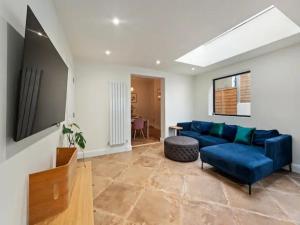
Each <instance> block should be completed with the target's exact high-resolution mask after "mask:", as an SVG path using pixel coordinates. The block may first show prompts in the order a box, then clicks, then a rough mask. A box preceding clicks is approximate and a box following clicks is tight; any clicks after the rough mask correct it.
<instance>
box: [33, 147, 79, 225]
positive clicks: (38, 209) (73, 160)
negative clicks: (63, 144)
mask: <svg viewBox="0 0 300 225" xmlns="http://www.w3.org/2000/svg"><path fill="white" fill-rule="evenodd" d="M76 167H77V149H76V148H57V150H56V167H55V168H52V169H49V170H45V171H42V172H38V173H34V174H30V175H29V224H30V225H33V224H36V223H38V222H40V221H42V220H44V219H46V218H49V217H52V216H54V215H56V214H58V213H60V212H62V211H64V210H65V209H66V208H67V207H68V205H69V201H70V198H71V194H72V190H73V186H74V182H75V178H76Z"/></svg>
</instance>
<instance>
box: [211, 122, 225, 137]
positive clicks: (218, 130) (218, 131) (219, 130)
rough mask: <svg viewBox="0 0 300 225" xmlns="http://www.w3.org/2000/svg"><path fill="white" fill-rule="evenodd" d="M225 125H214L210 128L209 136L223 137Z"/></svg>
mask: <svg viewBox="0 0 300 225" xmlns="http://www.w3.org/2000/svg"><path fill="white" fill-rule="evenodd" d="M224 125H225V123H213V125H212V127H211V128H210V131H209V134H210V135H213V136H217V137H221V136H222V134H223V128H224Z"/></svg>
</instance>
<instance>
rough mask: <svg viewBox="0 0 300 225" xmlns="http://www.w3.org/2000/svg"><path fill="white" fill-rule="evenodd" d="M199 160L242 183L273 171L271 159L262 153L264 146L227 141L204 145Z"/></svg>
mask: <svg viewBox="0 0 300 225" xmlns="http://www.w3.org/2000/svg"><path fill="white" fill-rule="evenodd" d="M200 155H201V160H202V161H203V162H206V163H208V164H210V165H212V166H214V167H216V168H217V169H220V170H221V171H222V172H224V173H227V174H229V175H231V176H233V177H235V178H237V179H239V180H240V181H242V182H243V183H246V184H252V183H254V182H256V181H258V180H260V179H261V178H263V177H266V176H268V175H270V174H271V173H272V171H273V161H272V160H271V159H270V158H268V157H266V156H265V155H264V148H261V147H258V146H253V145H243V144H236V143H228V144H221V145H215V146H210V147H204V148H201V150H200Z"/></svg>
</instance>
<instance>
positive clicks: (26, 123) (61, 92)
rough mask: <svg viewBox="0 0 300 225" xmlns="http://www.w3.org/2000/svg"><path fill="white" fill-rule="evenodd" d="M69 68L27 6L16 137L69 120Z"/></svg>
mask: <svg viewBox="0 0 300 225" xmlns="http://www.w3.org/2000/svg"><path fill="white" fill-rule="evenodd" d="M67 82H68V67H67V66H66V64H65V63H64V61H63V59H62V58H61V57H60V55H59V53H58V52H57V50H56V49H55V47H54V45H53V44H52V42H51V41H50V39H49V37H48V36H47V34H46V32H45V31H44V29H43V28H42V26H41V24H40V23H39V21H38V20H37V18H36V17H35V16H34V14H33V12H32V10H31V9H30V8H29V7H28V8H27V19H26V31H25V43H24V53H23V62H22V68H21V76H20V82H19V91H18V92H19V97H18V113H17V127H16V135H15V140H16V141H19V140H21V139H24V138H26V137H28V136H30V135H32V134H35V133H37V132H39V131H42V130H44V129H46V128H49V127H51V126H53V125H56V124H57V123H59V122H62V121H64V120H65V108H66V95H67Z"/></svg>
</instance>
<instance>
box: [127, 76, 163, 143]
mask: <svg viewBox="0 0 300 225" xmlns="http://www.w3.org/2000/svg"><path fill="white" fill-rule="evenodd" d="M163 84H164V82H163V78H157V77H148V76H142V75H131V145H132V146H133V147H136V146H141V145H148V144H153V143H158V142H160V139H161V137H162V130H163V124H164V123H163V121H164V118H163V112H164V101H163V100H164V97H163V96H164V93H163V91H164V88H163Z"/></svg>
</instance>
